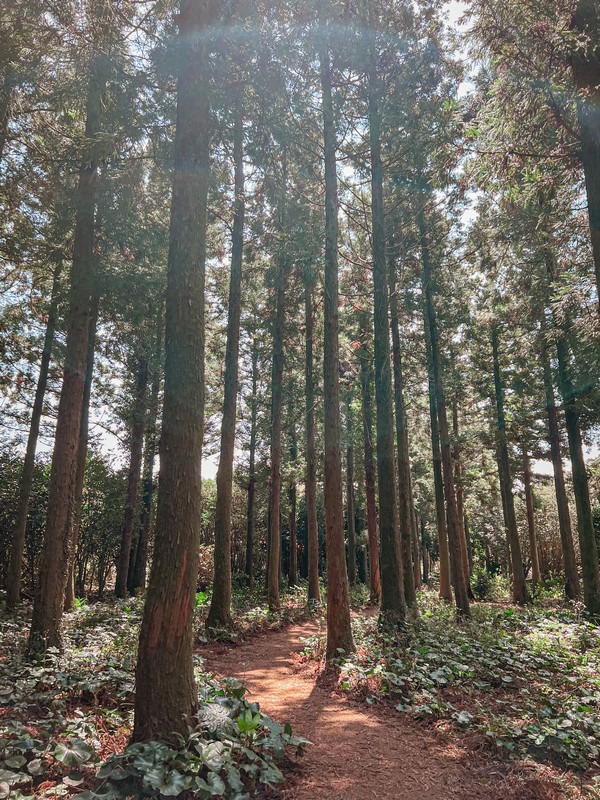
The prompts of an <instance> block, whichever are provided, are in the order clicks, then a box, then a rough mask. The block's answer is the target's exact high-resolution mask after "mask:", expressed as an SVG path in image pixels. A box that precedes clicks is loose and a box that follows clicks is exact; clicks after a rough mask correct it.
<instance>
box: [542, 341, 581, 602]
mask: <svg viewBox="0 0 600 800" xmlns="http://www.w3.org/2000/svg"><path fill="white" fill-rule="evenodd" d="M543 333H544V332H543V331H542V341H541V345H540V354H541V360H542V369H543V374H544V390H545V393H546V413H547V415H548V438H549V440H550V453H551V457H552V466H553V467H554V490H555V493H556V507H557V509H558V526H559V530H560V541H561V545H562V554H563V567H564V570H565V597H566V598H567V599H568V600H577V599H578V598H579V595H580V590H579V575H578V574H577V563H576V561H575V548H574V545H573V532H572V528H571V514H570V512H569V502H568V500H567V491H566V489H565V476H564V471H563V461H562V452H561V445H560V433H559V426H558V410H557V408H556V402H555V398H554V384H553V381H552V370H551V368H550V359H549V357H548V349H547V346H546V342H545V341H544V337H543Z"/></svg>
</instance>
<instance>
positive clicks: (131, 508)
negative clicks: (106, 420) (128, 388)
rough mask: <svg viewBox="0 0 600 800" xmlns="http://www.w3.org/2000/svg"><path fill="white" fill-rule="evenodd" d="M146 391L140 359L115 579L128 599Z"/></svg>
mask: <svg viewBox="0 0 600 800" xmlns="http://www.w3.org/2000/svg"><path fill="white" fill-rule="evenodd" d="M147 389H148V359H147V357H146V356H145V355H140V356H139V358H138V364H137V374H136V388H135V397H134V401H133V409H132V417H131V434H130V436H131V438H130V443H129V447H130V450H129V472H128V476H127V494H126V496H125V508H124V511H123V525H122V529H121V547H120V550H119V560H118V561H117V578H116V582H115V595H116V596H117V597H120V598H124V597H127V576H128V575H129V562H130V560H131V555H132V542H133V527H134V524H135V518H136V513H135V512H136V508H137V501H138V492H139V487H140V473H141V471H142V459H143V457H144V430H145V428H146V408H147V402H148V400H147Z"/></svg>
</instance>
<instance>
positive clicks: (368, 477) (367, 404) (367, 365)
mask: <svg viewBox="0 0 600 800" xmlns="http://www.w3.org/2000/svg"><path fill="white" fill-rule="evenodd" d="M370 338H371V332H370V330H369V326H368V323H367V320H366V314H365V313H364V312H363V313H361V348H360V386H361V409H362V423H363V464H364V472H365V496H366V501H367V537H368V544H369V595H370V601H371V602H372V603H379V602H380V600H381V574H380V571H379V539H378V536H377V503H376V499H375V461H374V447H373V412H372V408H371V405H372V403H371V384H372V382H373V369H372V364H371V355H370V352H369V350H368V348H367V340H368V339H370Z"/></svg>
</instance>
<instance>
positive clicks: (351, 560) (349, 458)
mask: <svg viewBox="0 0 600 800" xmlns="http://www.w3.org/2000/svg"><path fill="white" fill-rule="evenodd" d="M354 512H355V509H354V420H353V417H352V398H351V396H350V395H349V396H348V397H347V398H346V527H347V530H348V581H349V582H350V584H354V583H356V574H357V569H356V524H355V518H354Z"/></svg>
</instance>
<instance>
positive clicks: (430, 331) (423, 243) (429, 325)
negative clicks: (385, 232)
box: [417, 196, 470, 616]
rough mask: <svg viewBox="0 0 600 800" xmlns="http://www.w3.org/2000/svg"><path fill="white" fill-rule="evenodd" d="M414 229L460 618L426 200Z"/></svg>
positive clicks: (465, 607)
mask: <svg viewBox="0 0 600 800" xmlns="http://www.w3.org/2000/svg"><path fill="white" fill-rule="evenodd" d="M417 225H418V229H419V241H420V247H421V260H422V266H423V296H424V301H425V308H424V318H425V326H426V329H427V330H426V335H427V338H428V342H429V348H430V354H431V356H430V358H431V374H432V378H433V387H434V390H435V402H436V410H437V421H438V425H439V437H440V449H441V461H442V477H443V481H444V497H445V500H446V518H447V521H448V549H449V552H450V566H451V574H452V579H453V583H454V597H455V600H456V607H457V609H458V612H459V614H462V615H464V616H468V615H469V613H470V608H469V595H468V590H467V582H466V577H465V572H464V567H463V560H462V554H461V548H460V525H459V521H458V509H457V504H456V490H455V487H454V474H453V469H452V451H451V441H450V430H449V426H448V416H447V410H446V395H445V389H444V383H443V379H442V370H441V365H440V357H441V356H440V347H439V340H438V327H437V319H436V311H435V305H434V300H433V264H432V261H431V255H430V250H429V241H428V235H427V224H426V219H425V200H424V198H423V196H421V198H420V205H419V208H418V210H417Z"/></svg>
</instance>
